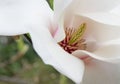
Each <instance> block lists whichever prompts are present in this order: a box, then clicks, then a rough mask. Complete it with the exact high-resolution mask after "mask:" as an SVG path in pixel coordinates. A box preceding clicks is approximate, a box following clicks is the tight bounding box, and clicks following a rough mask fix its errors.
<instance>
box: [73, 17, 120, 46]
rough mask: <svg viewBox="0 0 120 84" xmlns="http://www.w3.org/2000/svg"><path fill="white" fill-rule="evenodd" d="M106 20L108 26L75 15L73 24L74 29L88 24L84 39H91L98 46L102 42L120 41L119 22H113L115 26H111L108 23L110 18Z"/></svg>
mask: <svg viewBox="0 0 120 84" xmlns="http://www.w3.org/2000/svg"><path fill="white" fill-rule="evenodd" d="M118 18H119V17H118ZM106 19H107V20H106V24H104V22H103V23H102V22H99V21H97V20H94V19H91V17H87V16H80V15H74V22H73V23H72V24H73V27H74V28H78V27H79V26H80V24H82V23H86V31H85V33H84V38H85V39H86V40H87V39H89V38H93V39H94V41H96V43H97V44H99V43H101V42H106V41H110V40H115V39H119V38H120V33H119V32H120V26H119V21H118V22H113V24H114V25H111V24H109V21H108V20H109V18H106ZM98 20H99V19H98ZM114 20H115V18H114ZM107 21H108V22H107Z"/></svg>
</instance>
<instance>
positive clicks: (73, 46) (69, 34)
mask: <svg viewBox="0 0 120 84" xmlns="http://www.w3.org/2000/svg"><path fill="white" fill-rule="evenodd" d="M85 30H86V24H85V23H83V24H81V25H80V26H79V27H78V28H77V29H73V28H65V34H66V37H65V39H64V40H62V41H61V42H59V43H58V44H59V45H60V46H61V47H62V48H63V49H64V50H65V51H67V52H68V53H70V54H71V53H72V52H74V51H75V50H85V49H86V47H87V46H86V43H85V39H83V38H82V36H83V34H84V32H85Z"/></svg>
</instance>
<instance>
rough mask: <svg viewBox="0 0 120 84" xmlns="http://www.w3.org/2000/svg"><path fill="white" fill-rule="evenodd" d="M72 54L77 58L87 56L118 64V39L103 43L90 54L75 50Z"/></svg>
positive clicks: (119, 53) (119, 40) (119, 60)
mask: <svg viewBox="0 0 120 84" xmlns="http://www.w3.org/2000/svg"><path fill="white" fill-rule="evenodd" d="M93 46H94V45H93ZM72 54H73V55H74V56H76V57H78V58H83V57H85V56H89V57H92V58H94V59H97V60H101V61H105V62H112V63H118V62H120V39H117V40H113V41H108V42H104V43H102V44H101V45H99V47H97V48H96V49H95V50H94V51H92V52H90V51H84V50H77V51H75V52H73V53H72Z"/></svg>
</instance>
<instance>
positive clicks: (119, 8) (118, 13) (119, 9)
mask: <svg viewBox="0 0 120 84" xmlns="http://www.w3.org/2000/svg"><path fill="white" fill-rule="evenodd" d="M110 12H111V13H114V14H116V15H118V16H120V5H119V6H117V7H116V8H114V9H112V10H111V11H110Z"/></svg>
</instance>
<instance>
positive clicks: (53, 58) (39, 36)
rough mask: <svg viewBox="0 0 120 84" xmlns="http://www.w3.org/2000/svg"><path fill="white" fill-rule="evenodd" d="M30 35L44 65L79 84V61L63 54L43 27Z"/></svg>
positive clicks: (81, 71) (80, 65)
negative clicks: (50, 66)
mask: <svg viewBox="0 0 120 84" xmlns="http://www.w3.org/2000/svg"><path fill="white" fill-rule="evenodd" d="M30 34H31V37H32V40H33V45H34V48H35V50H36V51H37V53H38V54H39V55H40V56H41V58H42V59H43V61H44V62H45V63H46V64H50V65H52V66H53V67H54V68H55V69H57V70H58V71H59V72H61V73H62V74H64V75H66V76H67V77H69V78H70V79H72V80H73V81H75V82H76V83H80V82H81V80H82V77H83V72H84V64H83V62H82V61H81V60H79V59H78V58H76V57H74V56H72V55H71V54H69V53H67V52H65V51H64V50H63V49H62V48H61V47H60V46H59V45H58V44H57V43H56V41H55V40H54V39H53V37H52V36H51V34H50V32H49V31H48V29H46V28H45V27H44V26H43V29H39V27H38V28H35V29H34V28H33V29H31V31H30Z"/></svg>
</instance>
